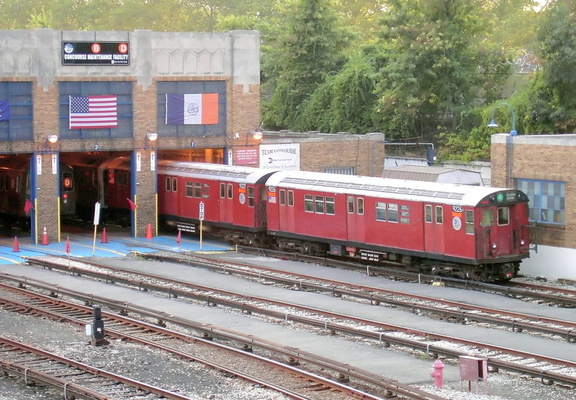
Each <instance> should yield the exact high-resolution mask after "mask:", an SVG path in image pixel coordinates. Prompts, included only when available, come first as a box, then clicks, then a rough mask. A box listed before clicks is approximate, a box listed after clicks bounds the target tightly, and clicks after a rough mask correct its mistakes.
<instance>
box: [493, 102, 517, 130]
mask: <svg viewBox="0 0 576 400" xmlns="http://www.w3.org/2000/svg"><path fill="white" fill-rule="evenodd" d="M500 106H506V107H508V109H509V110H510V114H512V130H511V131H510V136H516V135H518V132H517V131H516V114H515V113H514V109H513V108H512V106H511V105H510V104H508V103H498V104H496V105H495V106H494V108H493V109H492V115H491V116H490V123H489V124H488V125H486V126H487V127H488V128H498V124H497V123H496V120H495V119H494V114H495V113H496V109H497V108H498V107H500Z"/></svg>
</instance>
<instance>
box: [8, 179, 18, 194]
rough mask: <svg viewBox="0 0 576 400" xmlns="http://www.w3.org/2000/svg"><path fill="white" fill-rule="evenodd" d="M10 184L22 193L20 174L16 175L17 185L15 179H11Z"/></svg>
mask: <svg viewBox="0 0 576 400" xmlns="http://www.w3.org/2000/svg"><path fill="white" fill-rule="evenodd" d="M10 184H11V185H12V189H14V191H15V192H16V193H20V176H17V177H16V186H14V179H12V180H11V181H10Z"/></svg>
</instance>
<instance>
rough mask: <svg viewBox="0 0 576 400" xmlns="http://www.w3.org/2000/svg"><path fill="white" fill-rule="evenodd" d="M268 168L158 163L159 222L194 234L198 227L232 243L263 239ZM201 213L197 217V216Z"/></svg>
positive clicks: (260, 242)
mask: <svg viewBox="0 0 576 400" xmlns="http://www.w3.org/2000/svg"><path fill="white" fill-rule="evenodd" d="M273 172H274V171H271V170H263V169H256V168H249V167H240V166H228V165H218V164H208V163H195V162H179V161H160V162H159V163H158V214H159V216H160V224H161V226H168V227H174V228H178V229H181V230H183V231H190V232H196V231H197V226H198V224H199V222H200V219H201V216H202V221H203V228H204V227H205V228H206V230H208V231H210V232H211V233H213V234H221V235H222V236H223V237H224V238H225V239H226V240H227V241H229V242H231V243H238V244H258V245H263V244H264V242H265V239H266V207H265V205H266V187H265V183H266V180H267V179H268V177H269V176H270V175H271V174H273ZM201 214H202V215H201Z"/></svg>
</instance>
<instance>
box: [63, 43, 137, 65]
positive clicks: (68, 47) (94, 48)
mask: <svg viewBox="0 0 576 400" xmlns="http://www.w3.org/2000/svg"><path fill="white" fill-rule="evenodd" d="M62 65H130V43H128V42H67V41H66V42H62Z"/></svg>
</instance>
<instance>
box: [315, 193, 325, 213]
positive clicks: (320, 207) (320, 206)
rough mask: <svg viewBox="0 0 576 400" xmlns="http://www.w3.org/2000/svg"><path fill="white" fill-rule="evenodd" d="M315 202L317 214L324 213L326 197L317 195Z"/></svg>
mask: <svg viewBox="0 0 576 400" xmlns="http://www.w3.org/2000/svg"><path fill="white" fill-rule="evenodd" d="M314 203H315V205H316V209H315V211H316V214H324V197H322V196H316V198H315V199H314Z"/></svg>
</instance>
